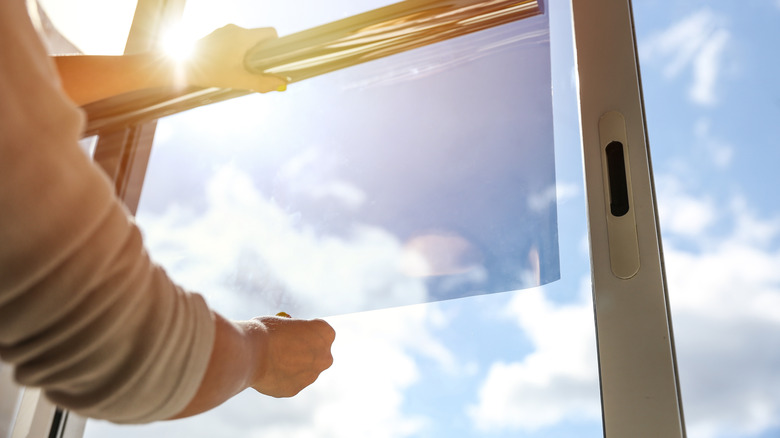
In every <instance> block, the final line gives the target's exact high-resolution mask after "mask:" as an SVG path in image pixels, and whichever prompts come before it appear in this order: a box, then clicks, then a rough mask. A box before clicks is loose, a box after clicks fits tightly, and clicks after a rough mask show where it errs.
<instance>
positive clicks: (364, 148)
mask: <svg viewBox="0 0 780 438" xmlns="http://www.w3.org/2000/svg"><path fill="white" fill-rule="evenodd" d="M200 3H202V4H203V5H205V4H206V0H203V1H202V2H201V1H198V2H197V3H195V0H190V2H188V6H187V10H185V14H184V16H185V24H186V20H195V21H198V22H199V21H200V20H206V19H210V20H211V19H212V18H213V17H217V16H220V14H222V15H221V19H220V20H212V21H211V26H210V27H211V28H213V27H218V26H221V25H223V24H225V23H228V22H231V21H233V22H236V23H237V24H240V25H242V26H246V27H257V26H266V25H269V24H270V25H275V23H277V22H284V20H285V19H287V18H285V17H284V16H283V15H284V14H287V15H289V16H290V17H289V19H290V20H293V19H294V18H295V17H294V16H296V15H307V14H308V12H307V11H308V6H307V7H303V6H298V5H297V4H292V3H288V4H287V9H288V10H287V11H284V8H283V7H282V6H281V5H282V4H281V3H280V4H279V5H280V6H278V7H276V6H273V5H275V3H266V2H258V1H254V0H253V1H252V2H236V4H239V5H241V7H242V8H243V9H241V8H238V7H235V6H234V3H233V2H228V1H225V2H220V4H219V5H216V4H215V3H214V2H211V4H212V7H211V8H210V9H206V8H203V9H202V10H201V11H202V12H198V10H197V9H190V8H191V7H195V6H196V5H197V4H200ZM250 3H251V4H250ZM350 4H352V3H350ZM306 5H311V8H313V9H312V11H313V12H312V14H320V13H321V12H322V11H320V10H319V9H322V8H325V7H321V6H318V5H316V4H315V3H312V2H307V3H306ZM354 5H357V6H354ZM354 5H353V9H350V8H349V7H347V6H345V7H344V8H342V7H341V4H332V5H328V6H327V8H326V9H328V11H326V12H324V13H329V14H333V15H326V16H327V17H328V20H331V21H332V20H338V19H341V18H344V17H346V16H350V15H354V14H357V13H362V12H364V11H366V10H368V9H372V8H375V7H381V6H385V5H383V4H378V5H374V4H371V5H369V4H368V3H366V4H365V8H363V7H362V4H358V3H354ZM544 6H545V8H543V11H544V15H542V16H536V17H533V18H529V19H524V20H521V21H519V22H516V23H512V24H507V25H505V26H502V27H497V28H493V29H492V30H485V31H480V32H477V33H473V34H470V35H466V36H463V37H459V38H457V39H452V40H449V41H446V42H442V43H437V44H436V45H433V46H428V47H427V48H420V49H415V50H414V51H409V52H406V53H405V54H402V55H394V56H392V57H388V58H384V59H383V60H377V61H372V62H369V63H365V64H361V65H358V66H355V67H350V68H347V69H343V70H339V71H335V72H332V73H328V74H325V75H321V76H317V77H313V78H310V79H306V80H302V81H300V82H297V83H294V84H291V85H290V86H289V87H288V89H287V91H285V92H282V93H269V94H265V95H250V96H246V97H243V98H239V99H234V100H230V101H226V102H222V103H218V104H215V105H211V106H207V107H202V108H199V109H197V110H192V111H189V112H186V113H182V114H178V115H176V116H172V117H168V118H165V119H162V120H160V122H159V123H158V128H157V135H156V140H155V144H154V146H153V149H152V155H151V160H150V166H149V170H148V173H147V177H146V181H145V184H144V189H143V196H142V199H141V204H140V208H139V212H138V223H139V225H140V226H141V228H142V229H143V231H144V234H145V239H146V243H147V246H148V248H149V250H150V252H151V255H152V257H153V258H154V259H155V260H157V261H158V262H160V263H161V264H162V265H163V266H164V267H165V268H166V270H167V271H168V272H169V273H170V274H171V276H172V277H173V278H174V279H175V280H176V281H177V282H178V283H180V284H182V285H183V286H185V287H187V288H189V289H191V290H195V291H198V292H201V293H203V294H204V295H205V296H206V297H207V299H208V301H209V304H210V305H211V306H213V307H214V308H215V309H216V310H217V311H219V312H220V313H222V314H223V315H225V316H226V317H228V318H231V319H242V318H251V317H254V316H258V315H262V314H263V313H266V314H267V313H271V314H273V313H276V312H278V311H286V312H288V313H290V314H291V315H292V316H294V317H306V316H318V317H320V316H322V317H325V319H326V320H327V321H328V323H330V324H331V325H333V327H334V328H335V329H336V332H337V337H336V342H335V343H334V345H333V354H334V360H335V362H334V365H333V366H332V367H331V368H330V369H328V370H327V371H326V372H324V373H323V374H322V375H321V376H320V378H319V379H318V380H317V382H315V383H314V384H313V385H311V386H310V387H308V388H306V389H305V390H304V391H302V392H301V393H300V394H298V395H297V396H295V397H293V398H291V399H273V398H270V397H264V396H262V395H259V394H257V393H256V392H254V391H252V390H247V391H245V392H243V393H241V394H239V395H238V396H236V397H234V398H233V399H231V400H229V401H228V402H226V403H225V404H223V405H222V406H220V407H219V408H217V409H214V410H212V411H210V412H208V413H205V414H202V415H198V416H196V417H193V418H191V419H184V420H177V421H169V422H160V423H155V424H151V425H145V426H117V425H112V424H109V423H106V422H102V421H89V422H88V423H87V429H86V433H85V437H87V438H102V437H106V436H110V437H116V438H125V437H126V438H135V437H141V436H143V437H179V436H188V437H198V438H212V437H307V438H308V437H317V438H319V437H323V438H365V437H372V438H407V437H415V438H416V437H441V438H451V437H458V438H485V437H513V438H515V437H525V438H540V437H550V436H576V437H587V438H591V437H601V436H602V425H601V410H600V399H599V385H598V370H597V360H596V348H595V339H594V333H595V329H594V325H593V323H594V320H593V306H592V303H591V301H590V275H591V274H590V264H589V256H588V249H587V246H586V245H584V244H583V242H584V239H586V235H587V234H586V220H585V218H586V216H585V199H584V188H583V175H582V170H583V163H582V149H581V146H580V139H579V125H578V120H579V119H578V113H577V111H578V109H577V108H578V107H577V105H576V103H577V101H576V94H575V91H574V81H573V80H572V71H573V68H574V63H573V57H572V54H573V48H572V35H571V30H572V26H571V23H572V18H571V15H570V14H569V8H570V5H569V4H567V2H553V3H551V4H550V5H549V6H550V9H546V6H547V5H544ZM222 7H225V8H227V12H224V13H223V12H220V11H221V9H220V8H222ZM257 11H261V12H262V13H260V12H257ZM342 11H344V12H343V13H342ZM196 12H198V13H196ZM337 14H339V15H337ZM547 14H549V17H550V25H551V26H553V32H552V40H551V41H550V42H549V43H548V34H547V32H548V31H547V24H548V23H547V19H548V18H547ZM328 20H322V21H314V19H312V21H311V22H309V23H308V25H306V26H297V25H296V27H294V28H292V29H291V31H292V32H297V31H299V30H304V29H306V28H308V27H311V26H316V25H319V24H322V23H324V22H327V21H328ZM208 30H210V29H208V28H207V29H204V31H206V32H207V31H208ZM287 34H288V31H285V30H282V28H281V27H280V35H287ZM548 44H551V46H552V59H550V58H551V56H550V47H549V46H548ZM550 62H552V75H551V74H550ZM551 76H552V80H551ZM453 79H454V80H453ZM551 81H552V82H553V83H554V86H555V93H554V102H555V105H554V108H553V109H554V111H555V126H554V128H555V134H556V138H555V140H556V141H555V143H556V144H555V148H554V150H553V137H552V136H553V134H552V133H553V124H552V121H551V119H552V117H551V114H550V101H551V89H550V84H551ZM374 154H376V157H375V158H372V157H373V156H374ZM504 154H507V155H504ZM553 154H554V158H555V162H554V163H553ZM499 155H500V158H501V159H498V158H497V157H498V156H499ZM370 159H373V160H375V161H373V162H372V161H371V160H370ZM482 162H489V163H491V166H493V167H492V168H486V167H484V166H485V165H484V164H480V163H482ZM553 165H555V169H556V172H557V173H554V172H553ZM556 178H557V180H556ZM422 182H426V183H427V184H428V186H427V187H425V186H424V184H422ZM466 201H469V202H471V204H470V205H469V204H468V203H467V202H466ZM556 204H557V207H556ZM443 206H448V207H447V209H444V208H443ZM391 207H392V208H391ZM556 208H557V209H558V217H557V221H556ZM391 219H392V220H391ZM558 245H560V250H558ZM443 249H448V251H441V250H443ZM490 251H504V252H503V254H504V255H505V256H507V257H510V258H511V259H512V260H514V261H515V262H514V263H515V264H510V263H508V262H507V263H506V264H501V263H495V262H496V260H498V256H497V255H491V254H496V253H494V252H490ZM558 253H559V254H560V256H559V254H558ZM430 254H439V255H440V256H439V258H431V259H430V260H429V261H427V262H426V263H421V259H423V258H424V257H431V256H430ZM502 257H503V256H502ZM559 257H560V262H559V260H558V258H559ZM500 261H501V260H499V262H500ZM434 262H436V263H434ZM559 264H560V268H559V267H558V266H559ZM536 266H538V268H537V267H536ZM434 270H437V271H434ZM502 272H503V273H505V275H499V274H496V273H502ZM559 274H560V277H561V279H560V280H558V281H552V280H553V279H555V278H557V277H558V276H559ZM544 282H548V283H547V284H545V285H544V286H542V287H536V288H533V287H532V288H527V289H523V290H519V291H516V292H510V293H491V294H485V293H484V292H486V291H488V290H492V291H497V290H502V289H505V288H519V287H524V286H530V285H533V284H537V283H544ZM489 287H490V288H492V289H488V288H489ZM469 289H470V290H471V292H470V293H477V295H472V296H469V297H464V298H461V299H454V300H442V301H433V302H427V303H425V304H419V305H409V306H399V307H392V306H397V305H398V304H400V303H403V302H409V301H408V300H409V299H410V298H412V299H419V300H421V301H422V300H431V299H437V298H438V297H437V296H435V294H434V291H439V292H440V293H443V291H461V292H463V291H468V290H469ZM451 296H456V295H455V294H453V295H451ZM370 305H373V306H377V307H379V306H390V307H388V308H385V309H382V310H375V311H367V312H357V313H344V312H348V311H350V310H349V309H361V308H366V307H367V306H370ZM292 306H295V307H296V309H297V310H296V309H294V308H293V307H292ZM336 313H342V314H339V315H336V316H327V315H334V314H336Z"/></svg>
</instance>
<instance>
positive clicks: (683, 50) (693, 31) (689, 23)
mask: <svg viewBox="0 0 780 438" xmlns="http://www.w3.org/2000/svg"><path fill="white" fill-rule="evenodd" d="M730 39H731V34H730V32H729V31H728V29H727V28H726V26H725V24H724V20H723V18H722V17H720V16H719V15H717V14H715V13H714V12H712V11H710V10H709V9H703V10H700V11H698V12H696V13H694V14H692V15H690V16H688V17H686V18H684V19H682V20H681V21H679V22H677V23H675V24H673V25H672V26H671V27H669V28H668V29H666V30H664V31H661V32H659V33H656V34H654V35H652V36H650V37H649V38H647V39H646V40H644V41H642V43H641V44H640V54H641V56H642V58H643V60H644V61H648V62H650V63H655V62H656V61H660V62H663V63H664V64H665V66H664V67H663V73H664V75H665V76H666V77H667V78H675V77H677V76H679V75H680V74H681V73H683V72H684V71H686V70H690V74H691V84H690V86H689V90H688V94H689V97H690V99H691V100H692V101H693V102H695V103H697V104H700V105H712V104H714V103H715V102H716V101H717V95H716V91H717V89H718V79H719V76H720V74H721V72H722V70H723V62H724V54H725V51H726V49H727V47H728V43H729V41H730Z"/></svg>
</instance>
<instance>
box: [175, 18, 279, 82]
mask: <svg viewBox="0 0 780 438" xmlns="http://www.w3.org/2000/svg"><path fill="white" fill-rule="evenodd" d="M275 38H277V35H276V30H275V29H274V28H271V27H266V28H258V29H245V28H243V27H240V26H236V25H234V24H228V25H227V26H224V27H221V28H219V29H217V30H215V31H214V32H212V33H210V34H208V35H207V36H205V37H203V38H201V39H200V40H199V41H198V42H197V43H196V46H195V49H194V52H193V55H192V57H191V58H190V59H189V60H188V61H187V62H186V65H185V68H186V75H187V82H188V83H189V84H191V85H198V86H202V87H219V88H237V89H244V90H252V91H257V92H260V93H265V92H268V91H274V90H280V89H284V87H285V86H286V85H287V83H286V82H285V81H284V80H283V79H281V78H278V77H275V76H264V75H258V74H253V73H250V72H249V71H248V70H247V69H246V68H245V67H244V55H245V54H246V52H247V51H248V50H249V49H250V48H252V47H254V46H255V45H256V44H258V43H260V42H263V41H266V40H272V39H275Z"/></svg>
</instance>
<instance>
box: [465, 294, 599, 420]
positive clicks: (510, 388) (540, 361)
mask: <svg viewBox="0 0 780 438" xmlns="http://www.w3.org/2000/svg"><path fill="white" fill-rule="evenodd" d="M585 289H587V288H584V290H583V296H582V299H581V300H579V301H578V302H576V303H572V304H566V305H559V304H555V303H553V302H552V301H550V300H549V299H547V298H546V297H545V294H544V291H543V290H544V289H543V288H538V289H532V290H527V291H523V292H522V293H518V294H517V295H516V296H515V297H514V298H513V300H512V302H511V303H510V305H509V307H508V310H507V312H508V314H509V315H511V318H513V319H514V320H515V321H516V322H517V324H518V325H519V327H520V328H521V329H523V331H524V334H525V335H526V336H528V337H529V338H530V340H531V342H532V344H533V345H534V347H535V349H534V351H533V352H532V353H530V354H529V355H528V356H526V357H525V358H523V360H522V361H520V362H513V363H505V362H496V363H494V364H493V365H492V366H491V367H490V370H489V371H488V375H487V377H486V379H485V381H484V382H483V384H482V386H481V387H480V390H479V395H478V402H477V404H476V405H472V406H470V407H469V408H468V415H469V416H470V417H471V419H472V420H473V421H474V423H475V425H476V427H477V428H478V429H480V430H482V431H495V430H502V429H524V430H536V429H539V428H542V427H545V426H552V425H554V424H557V423H559V422H560V421H562V420H567V419H568V420H571V419H587V420H597V419H598V418H599V417H600V415H601V414H600V408H599V398H598V394H599V390H598V380H597V375H598V373H597V370H596V349H595V342H596V341H595V333H594V330H583V329H582V328H583V327H590V328H592V327H593V307H592V304H591V301H590V300H589V299H587V296H589V294H590V291H588V290H585Z"/></svg>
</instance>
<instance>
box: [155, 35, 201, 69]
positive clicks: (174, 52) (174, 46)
mask: <svg viewBox="0 0 780 438" xmlns="http://www.w3.org/2000/svg"><path fill="white" fill-rule="evenodd" d="M197 41H198V37H197V36H195V34H194V33H193V32H190V31H188V30H187V29H186V28H184V27H183V26H175V27H172V28H171V29H169V30H168V31H167V32H165V33H164V34H163V36H162V38H161V39H160V48H161V49H162V51H163V52H164V53H165V54H166V55H167V56H168V57H170V58H172V59H174V60H176V61H177V62H184V61H186V60H188V59H189V58H190V57H191V56H192V54H193V52H194V51H195V43H196V42H197Z"/></svg>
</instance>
